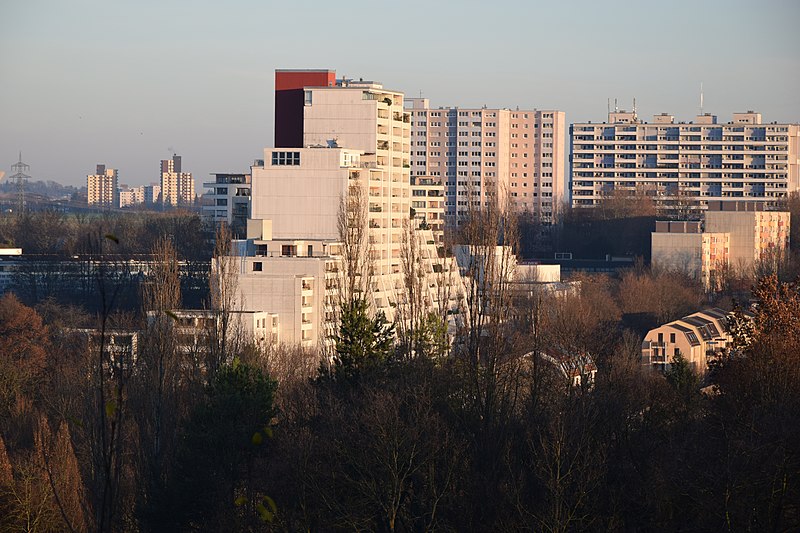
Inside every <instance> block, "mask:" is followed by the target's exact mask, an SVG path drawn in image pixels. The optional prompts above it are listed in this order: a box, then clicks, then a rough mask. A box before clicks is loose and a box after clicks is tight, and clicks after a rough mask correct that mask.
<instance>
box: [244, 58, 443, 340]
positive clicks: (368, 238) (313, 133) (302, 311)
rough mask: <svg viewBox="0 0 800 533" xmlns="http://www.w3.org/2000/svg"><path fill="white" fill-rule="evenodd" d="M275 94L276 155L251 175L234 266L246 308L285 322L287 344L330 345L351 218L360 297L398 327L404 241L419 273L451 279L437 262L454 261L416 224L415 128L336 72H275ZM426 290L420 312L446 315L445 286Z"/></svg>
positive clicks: (271, 151)
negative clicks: (241, 254) (412, 245)
mask: <svg viewBox="0 0 800 533" xmlns="http://www.w3.org/2000/svg"><path fill="white" fill-rule="evenodd" d="M275 87H276V96H275V100H276V118H275V139H276V144H277V145H278V146H277V147H276V148H267V149H265V151H264V160H263V164H262V165H254V166H253V167H252V203H251V212H252V214H251V218H250V220H248V228H247V233H248V240H247V248H248V253H247V256H246V257H245V258H243V259H242V260H241V261H239V263H237V264H239V265H241V266H240V274H239V287H240V292H241V295H242V300H243V305H244V308H245V309H251V310H263V311H267V312H271V313H277V314H278V315H280V324H281V326H280V327H281V340H283V341H285V342H299V343H301V344H304V345H315V344H318V343H322V342H325V339H326V338H327V339H330V337H329V334H330V328H331V327H332V324H333V321H334V319H335V313H336V311H335V305H336V302H335V299H334V298H336V293H337V287H339V289H338V290H341V287H342V286H343V281H342V275H343V274H342V272H343V271H344V270H346V268H348V267H347V266H346V262H347V260H346V259H343V254H344V253H345V251H344V250H345V249H346V248H347V247H348V246H353V244H354V243H353V242H351V243H350V244H347V243H343V242H342V235H341V232H340V228H339V226H340V221H341V219H340V215H341V214H343V213H346V214H347V216H348V219H347V220H348V222H347V224H346V225H347V227H348V228H350V230H347V231H348V232H349V231H351V230H352V232H353V234H354V235H359V236H360V237H358V239H356V240H360V242H358V243H355V245H356V246H357V251H358V253H357V254H355V256H357V259H356V262H359V263H361V264H362V265H363V268H360V269H359V270H358V272H357V273H356V274H355V276H356V278H357V279H358V284H359V287H360V288H358V289H357V290H359V291H362V294H365V295H366V297H367V298H368V301H369V302H370V305H371V306H372V307H373V309H374V310H376V311H382V312H384V313H385V314H386V316H387V318H388V319H389V320H390V321H393V320H395V318H396V317H397V318H398V319H399V320H400V321H402V319H403V315H402V313H403V309H405V307H406V306H407V298H408V294H407V291H406V290H405V284H404V283H405V282H404V274H403V272H404V271H403V269H404V267H403V258H402V251H403V243H404V242H407V241H408V239H409V238H414V239H417V240H418V243H419V246H418V247H417V248H416V249H417V250H418V252H419V260H418V265H419V268H420V269H421V271H424V273H426V274H430V275H431V276H432V275H433V273H434V272H436V273H437V275H440V276H445V275H447V274H445V270H446V269H447V267H446V266H443V265H441V264H440V263H442V262H444V261H447V260H440V258H439V253H438V251H437V249H436V246H435V244H430V243H435V242H436V241H437V239H436V238H435V237H434V236H433V232H432V231H431V229H429V228H428V229H426V228H425V227H423V228H419V227H418V225H415V223H414V221H413V220H412V219H411V180H410V159H409V158H410V122H411V120H410V115H409V114H408V113H407V112H405V111H404V109H403V100H404V96H403V93H400V92H397V91H390V90H387V89H384V88H383V86H382V85H381V84H380V83H376V82H371V81H363V80H359V81H354V80H347V79H341V80H336V77H335V73H334V72H333V71H328V70H322V71H320V70H317V71H297V70H279V71H276V75H275ZM278 108H279V109H280V111H277V109H278ZM343 206H347V207H346V209H345V210H344V211H343ZM409 235H412V237H409ZM354 238H355V237H354ZM434 262H436V263H437V264H438V266H434V264H433V263H434ZM450 262H451V263H452V261H450ZM453 271H455V266H454V265H453ZM454 275H457V272H456V273H455V274H454ZM426 279H427V278H426ZM362 285H363V286H362ZM422 287H424V288H423V289H422V292H423V293H424V298H423V300H424V304H423V305H424V306H425V307H426V308H427V309H430V310H434V309H438V308H439V296H438V294H437V285H436V284H435V283H432V282H431V283H429V282H428V281H426V282H425V283H424V284H423V285H422ZM453 293H455V291H453ZM417 296H421V293H417ZM448 298H449V297H448ZM448 303H449V302H446V303H443V304H442V305H447V304H448ZM326 332H327V333H326Z"/></svg>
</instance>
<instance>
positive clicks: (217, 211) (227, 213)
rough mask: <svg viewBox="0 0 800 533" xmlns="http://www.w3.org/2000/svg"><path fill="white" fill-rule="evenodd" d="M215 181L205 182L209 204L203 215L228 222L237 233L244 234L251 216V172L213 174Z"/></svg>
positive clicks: (214, 220) (213, 219) (209, 218)
mask: <svg viewBox="0 0 800 533" xmlns="http://www.w3.org/2000/svg"><path fill="white" fill-rule="evenodd" d="M212 175H213V176H214V181H208V182H205V183H203V187H204V188H205V189H206V191H207V192H206V194H205V196H206V198H207V200H208V204H206V205H204V206H203V217H205V218H206V219H208V220H212V221H213V222H216V223H220V222H225V223H227V224H228V225H229V226H230V227H231V228H232V229H233V231H234V233H236V234H243V233H244V230H245V229H246V227H247V218H248V217H249V216H250V174H227V173H226V174H220V173H217V174H212Z"/></svg>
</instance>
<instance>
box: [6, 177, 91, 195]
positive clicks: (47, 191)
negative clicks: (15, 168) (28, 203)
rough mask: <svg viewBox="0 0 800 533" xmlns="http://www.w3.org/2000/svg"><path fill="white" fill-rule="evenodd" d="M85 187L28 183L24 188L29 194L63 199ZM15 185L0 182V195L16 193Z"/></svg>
mask: <svg viewBox="0 0 800 533" xmlns="http://www.w3.org/2000/svg"><path fill="white" fill-rule="evenodd" d="M81 189H85V187H81V188H78V187H74V186H72V185H61V184H60V183H56V182H55V181H29V182H28V184H27V185H26V186H25V192H27V193H30V194H36V195H41V196H44V197H46V198H54V199H57V198H64V197H71V196H72V195H73V194H75V193H77V192H80V190H81ZM16 191H17V184H16V183H11V182H9V181H6V180H3V181H2V182H0V193H9V194H10V193H16Z"/></svg>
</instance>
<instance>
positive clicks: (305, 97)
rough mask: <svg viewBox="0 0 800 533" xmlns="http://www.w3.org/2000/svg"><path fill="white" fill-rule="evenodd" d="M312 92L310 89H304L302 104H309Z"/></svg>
mask: <svg viewBox="0 0 800 533" xmlns="http://www.w3.org/2000/svg"><path fill="white" fill-rule="evenodd" d="M312 94H313V93H312V92H311V91H304V92H303V105H311V95H312Z"/></svg>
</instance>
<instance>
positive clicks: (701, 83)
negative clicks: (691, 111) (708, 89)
mask: <svg viewBox="0 0 800 533" xmlns="http://www.w3.org/2000/svg"><path fill="white" fill-rule="evenodd" d="M700 114H701V115H702V114H703V82H702V81H701V82H700Z"/></svg>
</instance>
